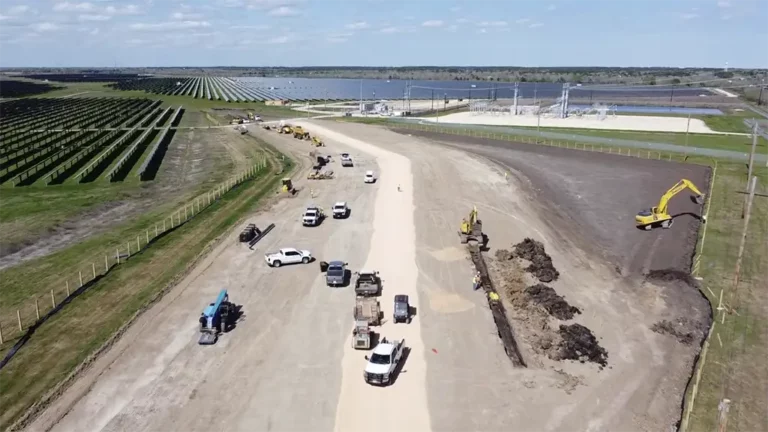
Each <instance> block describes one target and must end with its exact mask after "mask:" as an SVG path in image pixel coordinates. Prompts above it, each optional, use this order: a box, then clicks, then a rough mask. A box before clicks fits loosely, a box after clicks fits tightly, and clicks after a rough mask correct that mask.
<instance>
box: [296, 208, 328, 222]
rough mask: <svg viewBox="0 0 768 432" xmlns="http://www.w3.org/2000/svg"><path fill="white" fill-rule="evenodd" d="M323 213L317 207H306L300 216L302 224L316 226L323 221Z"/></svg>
mask: <svg viewBox="0 0 768 432" xmlns="http://www.w3.org/2000/svg"><path fill="white" fill-rule="evenodd" d="M324 217H325V213H323V209H321V208H319V207H307V210H306V211H305V212H304V214H303V215H302V217H301V223H302V224H303V225H304V226H318V225H320V222H322V221H323V218H324Z"/></svg>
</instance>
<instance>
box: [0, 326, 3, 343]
mask: <svg viewBox="0 0 768 432" xmlns="http://www.w3.org/2000/svg"><path fill="white" fill-rule="evenodd" d="M2 344H3V325H2V324H0V345H2Z"/></svg>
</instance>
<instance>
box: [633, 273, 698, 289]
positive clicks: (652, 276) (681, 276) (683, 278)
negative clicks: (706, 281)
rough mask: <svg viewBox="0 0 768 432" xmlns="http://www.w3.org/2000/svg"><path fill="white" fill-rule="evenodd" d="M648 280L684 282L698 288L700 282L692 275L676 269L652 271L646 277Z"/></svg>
mask: <svg viewBox="0 0 768 432" xmlns="http://www.w3.org/2000/svg"><path fill="white" fill-rule="evenodd" d="M645 277H646V279H648V280H655V281H661V282H683V283H685V284H686V285H689V286H692V287H696V288H698V286H699V282H698V281H697V280H696V279H694V277H693V276H691V274H690V273H688V272H684V271H681V270H676V269H661V270H651V271H649V272H648V273H647V274H646V275H645Z"/></svg>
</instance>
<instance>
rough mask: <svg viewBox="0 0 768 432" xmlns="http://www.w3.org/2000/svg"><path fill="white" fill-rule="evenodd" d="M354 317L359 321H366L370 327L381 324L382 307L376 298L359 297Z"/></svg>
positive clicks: (356, 301)
mask: <svg viewBox="0 0 768 432" xmlns="http://www.w3.org/2000/svg"><path fill="white" fill-rule="evenodd" d="M352 314H353V315H352V316H353V318H354V319H355V322H357V321H366V322H367V323H368V325H372V326H376V325H379V324H381V305H380V304H379V301H378V300H376V297H363V296H357V297H356V298H355V307H354V309H353V311H352Z"/></svg>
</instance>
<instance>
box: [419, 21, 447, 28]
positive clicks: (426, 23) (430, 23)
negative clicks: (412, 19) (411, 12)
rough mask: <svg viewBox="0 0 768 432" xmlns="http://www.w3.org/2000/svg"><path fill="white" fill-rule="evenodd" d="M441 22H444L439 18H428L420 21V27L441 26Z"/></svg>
mask: <svg viewBox="0 0 768 432" xmlns="http://www.w3.org/2000/svg"><path fill="white" fill-rule="evenodd" d="M443 24H445V23H444V22H442V21H440V20H429V21H424V22H423V23H421V26H422V27H442V26H443Z"/></svg>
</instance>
